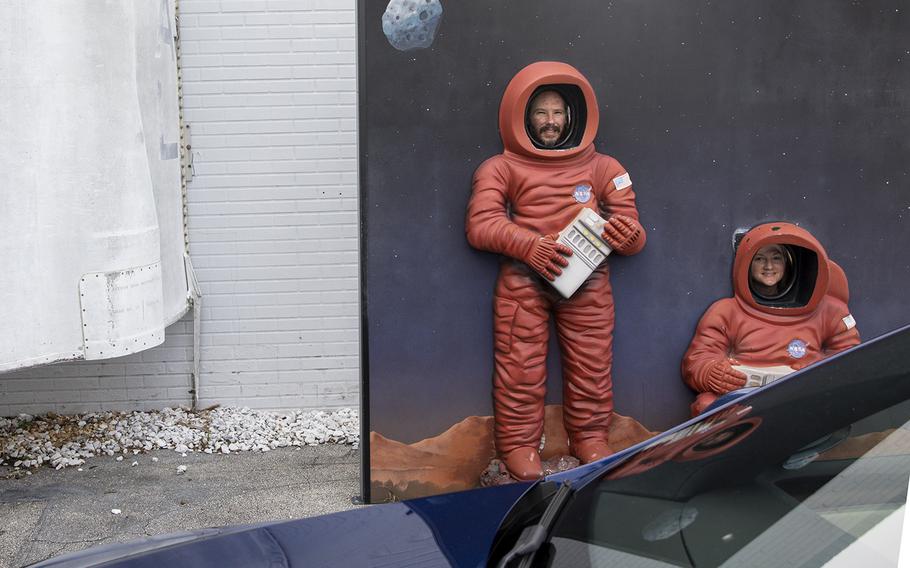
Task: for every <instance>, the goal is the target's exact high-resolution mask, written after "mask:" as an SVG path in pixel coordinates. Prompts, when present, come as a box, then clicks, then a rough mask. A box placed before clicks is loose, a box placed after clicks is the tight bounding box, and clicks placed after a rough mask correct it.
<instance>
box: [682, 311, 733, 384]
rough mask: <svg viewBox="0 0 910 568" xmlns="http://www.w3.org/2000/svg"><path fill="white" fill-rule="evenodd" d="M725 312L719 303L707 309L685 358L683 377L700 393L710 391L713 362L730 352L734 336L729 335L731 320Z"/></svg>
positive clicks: (723, 357)
mask: <svg viewBox="0 0 910 568" xmlns="http://www.w3.org/2000/svg"><path fill="white" fill-rule="evenodd" d="M721 301H723V300H721ZM725 311H726V310H724V309H723V307H722V305H719V303H715V304H713V305H712V306H711V307H710V308H708V311H706V312H705V314H704V315H703V316H702V318H701V320H700V321H699V322H698V326H697V327H696V329H695V336H694V337H693V338H692V342H691V343H689V348H688V349H687V350H686V354H685V356H684V357H683V362H682V374H683V380H684V381H685V382H686V384H687V385H689V386H690V387H692V388H693V389H695V390H697V391H700V392H707V391H708V390H709V388H708V385H707V379H708V371H709V370H710V367H711V365H712V364H713V363H714V362H716V361H720V360H723V359H726V358H727V357H728V356H729V354H730V349H731V347H732V343H733V339H732V338H731V337H730V336H729V332H728V330H729V329H730V322H729V321H728V318H727V317H726V316H727V314H726V313H725Z"/></svg>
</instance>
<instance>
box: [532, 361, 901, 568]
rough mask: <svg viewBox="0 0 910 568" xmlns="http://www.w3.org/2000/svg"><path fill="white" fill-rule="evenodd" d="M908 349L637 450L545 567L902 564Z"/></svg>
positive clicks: (557, 532)
mask: <svg viewBox="0 0 910 568" xmlns="http://www.w3.org/2000/svg"><path fill="white" fill-rule="evenodd" d="M872 351H875V349H872ZM879 356H881V354H879ZM906 357H908V356H906V355H901V357H898V358H892V359H891V361H890V363H887V364H882V365H880V366H879V368H878V369H867V371H868V374H869V375H872V376H871V377H869V376H861V375H855V374H854V375H852V376H846V375H845V376H842V377H839V376H838V375H839V374H841V373H847V374H849V373H850V371H851V370H855V365H854V364H853V363H856V364H857V365H860V366H862V364H863V362H862V361H859V362H856V361H852V360H851V359H850V358H846V359H845V360H844V361H842V362H840V363H835V364H834V365H833V366H832V369H829V370H828V373H827V374H825V373H822V372H818V373H815V374H812V375H806V376H805V377H803V378H802V380H801V381H799V382H803V381H810V383H805V384H801V385H799V384H798V385H797V386H795V387H791V386H787V385H781V387H785V388H780V389H778V388H775V389H774V392H773V393H772V392H770V391H769V392H767V393H763V394H764V395H765V396H757V397H752V398H748V399H745V400H741V401H740V402H739V403H737V404H734V405H732V406H729V407H727V408H725V409H724V410H722V411H720V412H719V413H717V414H715V415H714V416H712V417H710V418H709V419H708V420H706V421H704V422H702V423H698V424H695V425H693V426H691V427H689V428H687V429H685V430H683V431H681V432H678V433H677V434H676V435H674V436H671V437H669V438H664V439H662V440H659V441H657V442H655V443H654V444H653V445H652V446H650V447H647V448H646V449H644V450H643V451H640V452H638V453H636V454H633V455H632V456H631V457H630V458H629V459H627V460H626V461H625V462H624V463H622V464H621V465H620V466H619V467H616V468H613V469H611V470H609V471H607V472H606V473H605V474H604V475H603V476H602V477H601V478H600V479H598V480H597V481H595V482H592V483H590V484H589V485H587V486H585V487H583V488H582V489H581V490H579V491H578V493H577V494H576V495H575V497H574V499H572V501H571V502H570V504H569V505H568V506H567V507H566V508H565V509H564V510H563V512H562V514H561V515H560V518H559V520H558V522H557V524H556V526H555V527H554V530H553V533H552V537H551V540H550V544H551V546H550V547H549V549H548V551H547V552H546V556H547V565H548V566H572V567H584V566H624V567H625V566H634V567H639V566H641V567H648V566H835V567H840V566H843V567H854V566H861V565H869V566H889V565H890V566H896V565H897V562H898V553H899V543H900V537H901V530H902V526H903V520H904V511H905V506H906V505H905V504H906V501H907V486H908V478H910V401H908V400H907V399H908V398H910V393H908V387H907V386H906V385H907V383H908V377H907V376H906V371H902V370H898V369H897V367H899V366H900V363H899V362H898V361H897V359H902V358H906ZM862 358H863V357H860V359H862ZM853 359H855V358H853ZM866 359H867V360H869V362H870V364H871V361H872V354H869V355H868V356H867V357H866ZM851 361H852V362H851ZM904 363H905V362H904ZM818 370H819V371H821V370H822V369H818ZM816 377H818V378H816ZM813 382H814V383H815V384H812V383H813ZM907 552H908V553H910V551H907Z"/></svg>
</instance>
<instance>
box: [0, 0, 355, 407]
mask: <svg viewBox="0 0 910 568" xmlns="http://www.w3.org/2000/svg"><path fill="white" fill-rule="evenodd" d="M355 38H356V18H355V2H354V0H331V1H329V0H324V1H320V0H315V1H314V0H293V1H291V0H287V1H281V0H236V1H233V0H220V1H214V0H181V2H180V41H181V51H182V59H181V65H182V69H183V87H184V88H183V91H184V101H183V103H184V116H185V119H186V121H187V122H188V123H189V124H190V126H191V132H192V139H191V142H192V150H193V154H194V164H195V177H194V178H193V180H192V182H191V183H190V184H189V189H188V217H189V233H190V254H191V257H192V259H193V263H194V265H195V267H196V275H197V278H198V280H199V283H200V287H201V290H202V294H203V300H202V302H203V303H202V306H203V307H202V311H201V318H202V323H201V360H202V365H201V373H200V404H201V405H202V406H203V407H204V406H209V405H213V404H221V405H231V406H250V407H253V408H265V409H275V410H288V409H327V408H333V407H340V406H355V405H357V403H358V389H359V358H358V345H359V331H358V329H359V308H358V298H359V293H358V262H359V254H358V240H357V238H358V197H357V131H356V119H357V91H356V53H355V45H356V41H355ZM192 331H193V324H192V314H188V315H187V316H186V317H184V318H183V319H182V320H181V321H179V322H177V323H175V324H174V325H172V326H170V327H169V328H168V329H167V339H166V341H165V343H164V344H163V345H161V346H159V347H157V348H155V349H151V350H149V351H146V352H143V353H138V354H135V355H131V356H128V357H122V358H119V359H111V360H107V361H103V362H97V361H92V362H86V361H78V362H70V363H62V364H57V365H51V366H46V367H39V368H34V369H28V370H24V371H17V372H14V373H7V374H3V375H0V416H9V415H13V414H17V413H21V412H27V413H42V412H48V411H54V412H58V413H64V414H70V413H76V412H88V411H99V410H150V409H158V408H162V407H164V406H176V405H188V404H189V403H190V401H191V397H190V393H189V389H190V382H191V376H190V372H191V370H192V354H193V336H192Z"/></svg>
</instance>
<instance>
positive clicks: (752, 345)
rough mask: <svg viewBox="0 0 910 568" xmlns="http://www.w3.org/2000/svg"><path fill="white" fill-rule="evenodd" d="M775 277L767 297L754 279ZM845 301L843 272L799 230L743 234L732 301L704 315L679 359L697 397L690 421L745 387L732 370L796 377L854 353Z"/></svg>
mask: <svg viewBox="0 0 910 568" xmlns="http://www.w3.org/2000/svg"><path fill="white" fill-rule="evenodd" d="M768 253H770V254H772V255H773V254H776V255H778V262H779V263H780V264H781V268H779V269H776V268H772V266H771V264H772V261H771V259H770V258H765V257H766V255H768ZM775 270H778V271H779V272H781V276H778V277H777V278H776V279H772V280H771V282H775V280H776V282H775V286H774V287H773V288H771V289H767V288H765V287H764V284H763V282H762V281H761V279H762V278H763V276H765V275H768V274H773V273H774V271H775ZM848 298H849V293H848V290H847V282H846V277H845V276H844V273H843V270H841V268H840V267H839V266H838V265H837V264H835V263H834V262H833V261H831V260H829V259H828V255H827V254H826V253H825V249H824V248H823V247H822V245H821V244H820V243H819V242H818V241H817V240H816V239H815V237H813V236H812V235H811V234H810V233H809V232H808V231H806V230H805V229H802V228H800V227H797V226H796V225H792V224H790V223H766V224H763V225H759V226H757V227H755V228H753V229H752V230H750V231H749V232H747V233H746V234H745V235H744V236H743V238H742V240H741V241H740V244H739V247H738V248H737V250H736V256H735V259H734V261H733V297H732V298H724V299H722V300H718V301H717V302H715V303H714V304H712V305H711V307H709V308H708V310H707V311H706V312H705V314H704V315H703V316H702V318H701V320H700V321H699V322H698V327H697V329H696V331H695V337H693V338H692V342H691V344H690V345H689V348H688V350H687V351H686V354H685V356H684V358H683V362H682V375H683V379H684V380H685V382H686V384H688V385H689V386H690V387H691V388H693V389H694V390H696V391H697V392H698V393H699V394H698V396H697V398H696V400H695V402H694V403H693V404H692V406H691V411H692V415H693V416H694V415H696V414H699V413H700V412H702V411H704V410H705V408H707V407H708V406H709V405H710V404H711V403H712V402H714V400H715V399H717V397H718V396H719V395H722V394H725V393H727V392H730V391H733V390H736V389H738V388H741V387H743V386H744V385H745V384H746V375H745V374H744V373H743V372H741V371H740V370H737V369H735V368H734V366H739V365H745V366H748V367H753V368H754V367H760V368H761V367H765V368H766V367H776V366H786V367H789V368H791V369H794V370H796V369H801V368H803V367H806V366H808V365H810V364H812V363H815V362H816V361H819V360H821V359H823V358H825V357H827V356H829V355H832V354H834V353H837V352H838V351H843V350H844V349H847V348H848V347H853V346H854V345H858V344H859V342H860V338H859V332H858V331H857V329H856V322H855V321H854V319H853V316H851V315H850V310H849V309H848V308H847V300H848Z"/></svg>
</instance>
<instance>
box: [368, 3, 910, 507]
mask: <svg viewBox="0 0 910 568" xmlns="http://www.w3.org/2000/svg"><path fill="white" fill-rule="evenodd" d="M390 4H391V3H389V2H366V1H362V2H361V3H360V7H359V17H360V29H359V36H360V42H361V46H360V47H361V49H360V54H361V55H360V56H361V61H360V71H359V76H360V81H361V88H360V93H361V106H360V108H361V121H360V126H361V144H360V152H361V200H362V203H361V211H362V223H363V227H362V229H363V232H362V234H363V239H362V255H363V270H364V280H363V298H364V303H363V315H364V318H363V333H364V343H363V348H364V359H363V374H364V383H363V397H364V407H363V429H364V436H363V439H364V446H365V447H364V452H363V454H364V470H365V471H364V473H365V475H364V492H365V496H367V497H368V498H369V499H370V500H372V501H381V500H385V499H389V498H402V497H411V496H416V495H425V494H432V493H438V492H441V491H447V490H454V489H464V488H469V487H476V486H478V485H479V484H480V483H481V478H482V477H484V476H486V478H485V479H493V480H494V482H495V479H498V475H499V474H501V473H502V472H501V471H499V472H496V471H493V472H491V471H489V470H488V469H487V468H488V466H489V464H490V462H491V459H492V458H493V457H494V456H495V446H494V443H493V421H494V419H493V415H494V404H493V396H492V391H493V375H494V364H493V361H494V348H495V342H494V335H493V324H494V290H495V286H496V279H497V273H498V270H499V265H500V258H499V257H498V255H496V254H490V253H489V252H484V251H479V250H477V249H475V248H473V247H472V246H471V244H470V243H469V241H468V239H467V238H466V234H465V213H466V209H467V206H468V202H469V199H470V196H471V180H472V177H473V175H474V172H475V171H476V170H477V169H478V167H479V166H480V165H481V164H482V163H483V162H484V161H485V160H486V159H487V158H489V157H490V156H493V155H496V154H499V153H501V152H502V151H503V139H502V137H501V134H502V133H501V132H500V131H499V129H498V128H497V124H498V116H499V110H500V104H501V102H502V98H503V94H504V93H505V91H506V87H507V85H508V84H509V82H510V81H511V80H512V78H513V77H514V76H515V75H516V74H517V73H518V72H519V71H520V70H521V69H523V68H524V67H526V66H527V65H529V64H531V63H534V62H537V61H560V62H565V63H567V64H569V65H571V66H572V67H574V68H575V69H577V70H578V71H579V72H580V73H581V74H583V75H584V77H585V78H586V79H587V80H588V81H589V83H590V85H591V87H592V91H593V92H594V93H596V95H597V96H596V100H597V109H596V110H597V111H598V113H599V118H600V121H599V127H598V129H597V135H596V137H595V139H594V140H593V144H594V146H595V147H596V148H597V151H598V152H601V153H605V154H609V155H611V156H615V157H616V158H617V159H618V161H619V162H621V163H622V166H623V167H624V168H626V169H627V170H628V172H631V176H632V181H634V191H635V199H636V207H637V209H638V211H639V212H640V214H641V216H640V218H641V222H642V225H643V228H644V229H645V231H646V232H647V246H646V247H645V248H644V249H643V250H642V252H641V253H640V254H637V255H635V256H629V257H624V256H620V255H616V254H610V256H609V259H608V261H607V263H608V265H609V273H610V284H611V286H612V292H613V297H614V302H615V321H616V323H615V329H614V334H613V348H612V352H613V364H612V395H613V404H614V415H613V420H612V422H611V424H610V426H609V436H608V443H609V445H610V447H611V449H614V450H615V449H620V448H621V447H625V446H623V444H626V445H628V444H631V443H634V442H635V441H637V440H640V439H644V438H647V437H648V436H649V435H650V434H651V433H652V432H655V431H659V430H663V429H666V428H668V427H670V426H672V425H674V424H676V423H678V422H680V421H682V420H684V419H686V418H687V417H688V416H689V412H690V408H689V406H690V405H691V404H692V402H693V401H694V400H695V394H696V393H695V391H693V390H691V389H690V388H689V387H688V386H687V385H686V384H685V383H684V382H683V377H682V374H681V370H680V367H681V362H682V359H683V355H684V353H685V351H686V349H687V347H688V345H689V342H690V341H691V340H692V338H693V334H694V333H695V329H696V324H697V323H698V321H699V319H700V318H701V316H702V314H704V313H705V310H706V309H707V308H708V306H709V305H711V304H712V302H714V301H715V300H717V298H720V297H729V296H732V295H733V293H732V289H731V270H732V262H733V258H734V251H733V248H732V246H731V243H732V242H733V235H734V233H735V232H736V231H737V230H738V229H748V228H751V227H754V226H756V225H758V224H760V223H763V222H768V221H789V222H792V223H794V224H795V225H798V226H799V227H802V228H804V229H807V230H808V231H809V232H811V234H812V235H813V236H814V237H815V238H816V239H817V240H818V241H819V242H821V243H824V249H825V250H826V252H827V255H828V256H829V257H830V258H831V259H832V260H833V261H835V262H836V263H837V264H838V265H840V267H842V268H843V271H844V272H845V274H846V276H847V277H848V278H849V282H850V314H851V315H852V317H853V318H855V324H856V328H857V329H859V331H860V332H861V334H862V337H863V338H864V339H870V338H873V337H875V336H878V335H881V334H882V333H884V332H886V331H888V330H890V329H894V328H896V327H898V326H899V325H901V324H904V323H907V321H910V310H908V308H910V298H908V297H907V296H906V295H904V294H902V293H901V292H900V290H901V286H902V282H904V281H906V279H907V278H908V277H910V251H907V250H906V249H905V248H904V247H900V246H894V244H895V243H903V242H908V239H910V220H908V217H910V192H908V174H907V167H906V160H905V159H904V157H905V156H906V155H907V151H908V144H910V142H908V139H907V137H906V135H905V133H906V132H907V131H908V128H910V113H908V112H907V109H908V107H910V67H908V65H910V54H908V53H906V48H904V47H902V45H903V44H902V43H901V42H902V38H904V37H906V36H907V33H908V32H910V21H908V19H907V16H906V15H905V14H904V12H903V11H902V10H901V6H900V3H899V2H897V1H892V2H886V1H877V2H872V3H871V4H870V3H865V4H863V5H862V6H852V5H851V6H837V7H834V6H831V5H830V4H828V3H825V2H822V1H821V0H800V1H797V2H783V1H775V2H767V3H761V4H760V5H757V4H755V3H749V2H746V1H744V0H741V1H734V2H729V3H724V4H722V5H716V4H713V3H708V2H707V1H704V2H696V3H694V4H693V3H686V4H685V5H667V4H666V3H663V2H660V1H659V0H644V1H641V0H637V1H631V0H630V1H627V2H611V3H606V4H604V3H601V2H597V1H594V0H576V1H573V2H568V3H566V4H565V5H564V6H563V8H561V9H560V10H559V11H558V13H554V12H553V11H552V9H551V4H547V3H544V2H536V1H530V2H521V3H517V2H515V3H492V4H484V5H477V6H474V5H466V4H467V3H460V4H451V3H446V5H445V15H444V18H443V19H442V20H441V23H440V24H439V25H438V26H437V27H436V29H435V37H434V39H433V40H432V42H431V44H430V45H429V46H428V47H424V48H421V49H411V50H407V51H403V50H401V49H399V48H398V47H396V46H394V45H393V44H392V43H390V38H389V37H387V35H386V33H387V32H385V31H384V28H383V14H384V13H385V11H386V8H388V7H389V6H390ZM418 17H419V16H418ZM873 39H874V41H872V40H873ZM582 185H584V184H582ZM573 189H574V186H573ZM551 325H552V324H551ZM555 336H556V332H555V327H552V328H551V331H550V333H549V337H550V340H549V341H550V345H549V348H548V354H549V357H548V359H547V362H546V369H547V372H546V379H545V380H546V395H545V398H544V405H545V406H544V426H543V436H542V441H543V448H542V449H541V450H540V457H541V459H542V460H543V461H544V462H547V461H548V460H557V462H558V460H559V459H560V458H561V457H562V456H563V455H564V454H570V453H571V452H570V451H569V447H568V437H567V434H566V432H565V429H564V427H563V425H562V423H563V419H562V415H563V408H562V403H563V399H562V392H563V391H562V385H563V377H562V367H563V362H562V361H561V358H560V357H559V356H558V354H559V352H560V351H559V346H558V345H557V344H556V339H555ZM545 465H546V467H550V466H552V467H557V468H558V467H561V466H560V465H559V464H558V463H556V464H545ZM563 465H565V464H563ZM546 467H545V468H544V469H546Z"/></svg>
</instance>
